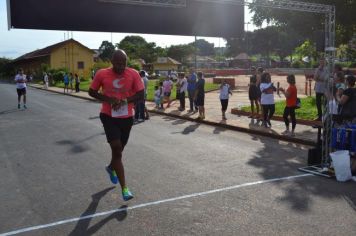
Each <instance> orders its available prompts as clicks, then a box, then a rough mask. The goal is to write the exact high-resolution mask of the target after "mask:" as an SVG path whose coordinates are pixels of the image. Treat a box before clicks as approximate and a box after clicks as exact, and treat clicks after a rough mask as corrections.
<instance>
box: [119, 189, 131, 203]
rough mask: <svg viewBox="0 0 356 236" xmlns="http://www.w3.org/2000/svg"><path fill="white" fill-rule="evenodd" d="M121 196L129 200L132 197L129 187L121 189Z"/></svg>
mask: <svg viewBox="0 0 356 236" xmlns="http://www.w3.org/2000/svg"><path fill="white" fill-rule="evenodd" d="M122 198H123V199H124V201H129V200H131V199H132V198H133V195H132V193H131V192H130V190H129V188H128V187H125V188H124V189H123V190H122Z"/></svg>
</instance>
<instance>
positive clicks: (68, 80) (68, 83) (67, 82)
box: [63, 72, 80, 93]
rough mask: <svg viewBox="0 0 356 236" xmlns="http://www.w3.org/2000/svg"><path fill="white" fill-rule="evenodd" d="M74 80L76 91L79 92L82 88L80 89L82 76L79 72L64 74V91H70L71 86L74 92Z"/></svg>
mask: <svg viewBox="0 0 356 236" xmlns="http://www.w3.org/2000/svg"><path fill="white" fill-rule="evenodd" d="M73 82H75V92H76V93H79V91H80V89H79V85H80V77H79V76H78V74H76V73H75V74H74V76H73V73H69V74H68V73H67V72H66V73H65V74H64V76H63V83H64V88H63V89H64V93H66V90H67V93H68V92H69V87H70V89H71V91H72V92H73Z"/></svg>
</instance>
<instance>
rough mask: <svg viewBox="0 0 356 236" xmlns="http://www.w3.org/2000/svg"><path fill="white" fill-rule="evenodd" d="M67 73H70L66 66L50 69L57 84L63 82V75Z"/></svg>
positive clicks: (51, 75)
mask: <svg viewBox="0 0 356 236" xmlns="http://www.w3.org/2000/svg"><path fill="white" fill-rule="evenodd" d="M65 73H68V69H66V68H60V69H50V70H49V74H50V77H51V78H52V80H53V82H54V83H55V84H56V83H60V82H63V76H64V74H65Z"/></svg>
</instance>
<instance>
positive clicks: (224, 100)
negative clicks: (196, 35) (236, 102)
mask: <svg viewBox="0 0 356 236" xmlns="http://www.w3.org/2000/svg"><path fill="white" fill-rule="evenodd" d="M229 95H231V96H232V92H231V89H230V85H229V84H227V83H226V81H225V80H223V82H222V83H221V85H220V103H221V112H222V119H223V120H227V119H226V114H225V113H226V110H227V106H228V105H229Z"/></svg>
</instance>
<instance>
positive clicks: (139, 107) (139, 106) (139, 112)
mask: <svg viewBox="0 0 356 236" xmlns="http://www.w3.org/2000/svg"><path fill="white" fill-rule="evenodd" d="M139 74H140V77H141V82H142V85H143V87H144V99H143V100H141V101H137V102H136V107H135V120H137V121H139V122H142V121H144V120H145V99H146V97H147V85H148V79H147V77H146V71H144V70H141V71H140V73H139Z"/></svg>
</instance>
